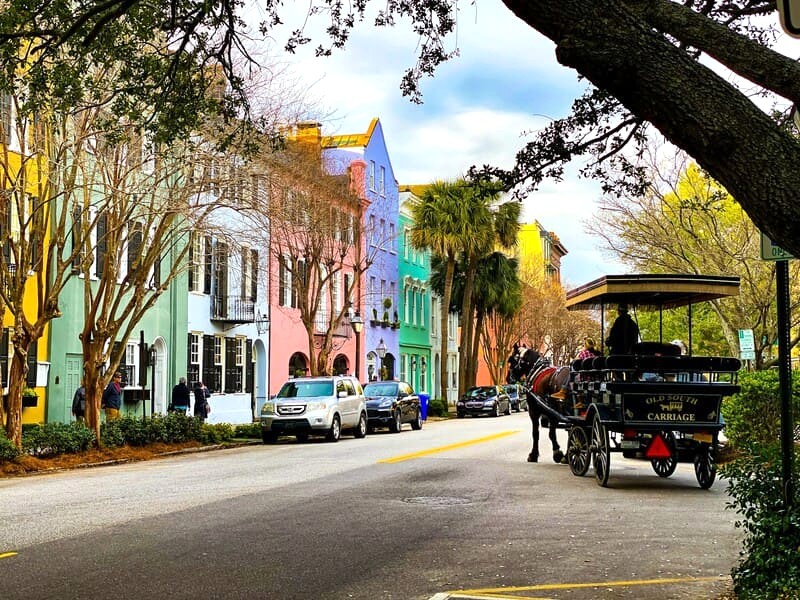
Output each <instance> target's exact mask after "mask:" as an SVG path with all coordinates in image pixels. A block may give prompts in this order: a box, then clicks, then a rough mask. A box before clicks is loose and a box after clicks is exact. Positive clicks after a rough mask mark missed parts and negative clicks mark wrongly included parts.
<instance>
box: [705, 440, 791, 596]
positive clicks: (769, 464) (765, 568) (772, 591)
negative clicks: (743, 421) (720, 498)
mask: <svg viewBox="0 0 800 600" xmlns="http://www.w3.org/2000/svg"><path fill="white" fill-rule="evenodd" d="M793 472H794V474H795V475H796V474H797V473H800V454H798V452H797V451H795V454H794V465H793ZM720 476H721V477H724V478H726V479H728V480H729V485H728V494H729V495H730V496H731V497H732V498H733V500H731V501H730V502H729V503H728V508H729V509H733V510H735V511H736V513H737V514H738V515H739V516H740V519H739V520H737V521H736V527H738V528H741V529H742V530H743V531H744V533H745V537H744V543H743V548H742V551H741V552H740V557H741V561H740V563H739V564H738V565H737V566H736V567H734V569H733V570H732V572H731V575H732V576H733V581H734V588H735V590H736V593H737V596H738V598H740V599H741V600H751V599H752V600H761V599H763V600H789V599H794V598H800V560H798V552H800V491H798V488H797V487H795V488H794V498H793V500H792V503H791V507H790V508H789V509H787V508H786V506H785V503H784V499H783V486H782V484H783V480H782V468H781V452H780V444H775V443H773V444H769V445H759V444H747V445H746V446H745V447H744V448H743V452H741V454H740V456H739V458H737V459H736V460H734V461H732V462H730V463H728V464H726V465H724V466H723V467H722V468H721V469H720Z"/></svg>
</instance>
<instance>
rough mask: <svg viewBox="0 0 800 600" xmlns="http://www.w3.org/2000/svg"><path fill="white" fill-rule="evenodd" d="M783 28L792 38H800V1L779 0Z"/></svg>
mask: <svg viewBox="0 0 800 600" xmlns="http://www.w3.org/2000/svg"><path fill="white" fill-rule="evenodd" d="M778 13H779V14H780V17H781V27H783V30H784V31H785V32H786V33H787V34H788V35H790V36H792V37H796V38H800V0H778Z"/></svg>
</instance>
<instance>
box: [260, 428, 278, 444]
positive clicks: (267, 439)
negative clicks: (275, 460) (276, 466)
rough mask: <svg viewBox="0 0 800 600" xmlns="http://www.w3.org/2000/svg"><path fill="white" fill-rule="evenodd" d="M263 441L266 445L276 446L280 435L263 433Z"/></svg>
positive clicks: (272, 432)
mask: <svg viewBox="0 0 800 600" xmlns="http://www.w3.org/2000/svg"><path fill="white" fill-rule="evenodd" d="M261 440H262V441H263V442H264V443H265V444H274V443H275V442H277V441H278V434H277V433H275V432H274V431H263V430H262V431H261Z"/></svg>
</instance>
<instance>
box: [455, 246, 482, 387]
mask: <svg viewBox="0 0 800 600" xmlns="http://www.w3.org/2000/svg"><path fill="white" fill-rule="evenodd" d="M477 264H478V259H477V257H475V256H474V255H472V256H470V257H469V260H468V261H467V273H466V278H465V281H464V297H463V298H462V300H461V339H460V340H459V350H460V352H459V356H458V364H459V369H458V395H459V396H461V394H463V393H464V392H465V391H467V387H468V386H470V385H474V373H473V371H472V368H471V366H470V362H471V360H472V354H473V347H474V344H473V343H472V339H473V335H472V332H473V331H474V330H475V323H474V319H475V317H474V315H473V314H472V313H473V308H472V290H473V288H474V287H475V271H476V269H477ZM471 381H472V382H473V383H470V382H471Z"/></svg>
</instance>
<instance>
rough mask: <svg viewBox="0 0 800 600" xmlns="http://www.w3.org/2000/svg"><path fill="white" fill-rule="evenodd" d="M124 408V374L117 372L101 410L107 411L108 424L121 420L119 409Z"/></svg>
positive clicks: (105, 395)
mask: <svg viewBox="0 0 800 600" xmlns="http://www.w3.org/2000/svg"><path fill="white" fill-rule="evenodd" d="M121 406H122V373H120V372H119V371H116V372H115V373H114V376H113V377H112V378H111V381H109V382H108V385H107V386H106V389H105V390H103V397H102V399H101V401H100V408H102V409H103V410H105V413H106V422H108V421H113V420H114V419H119V409H120V407H121Z"/></svg>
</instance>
